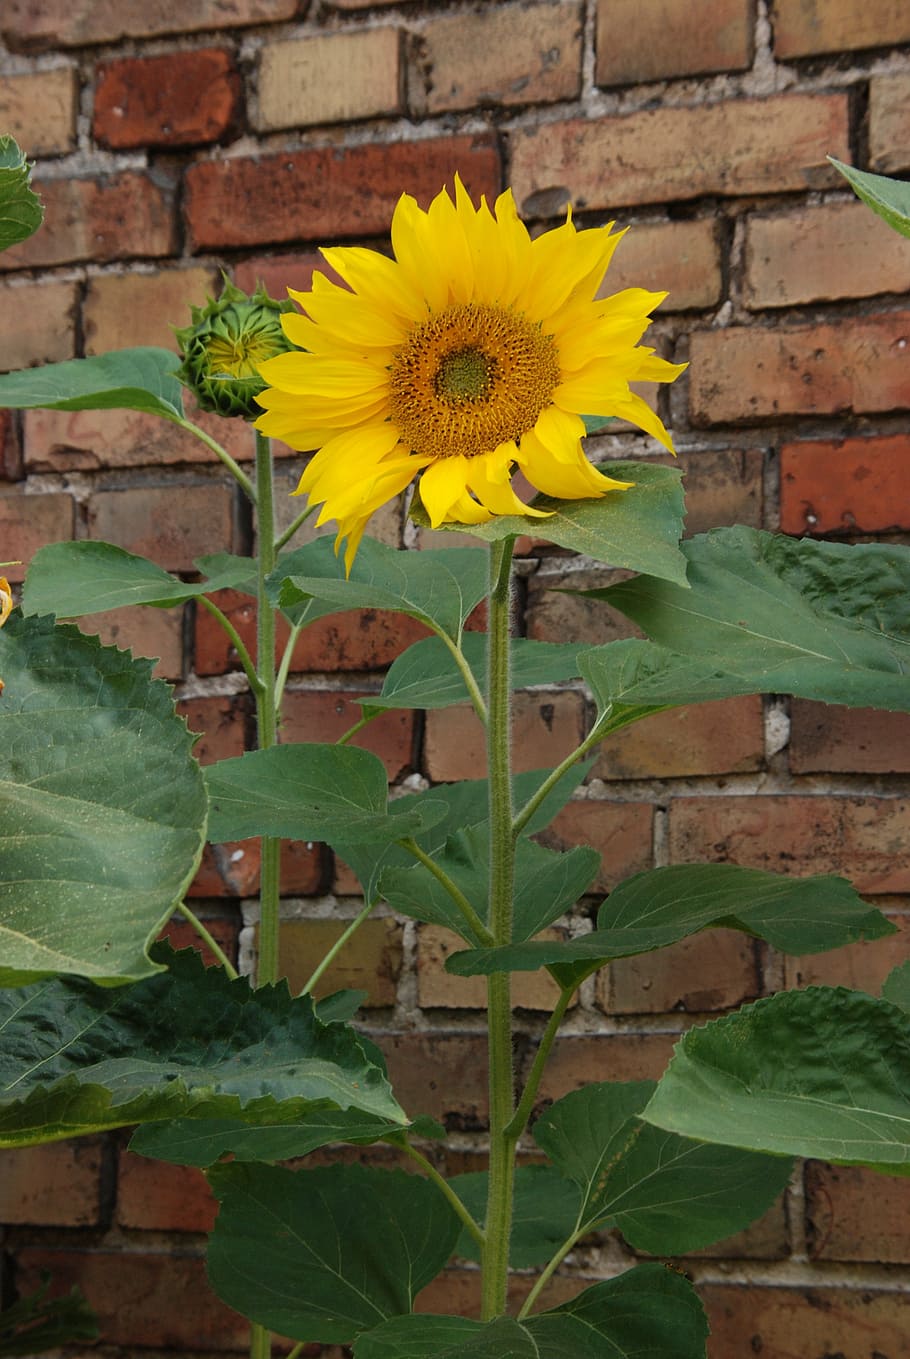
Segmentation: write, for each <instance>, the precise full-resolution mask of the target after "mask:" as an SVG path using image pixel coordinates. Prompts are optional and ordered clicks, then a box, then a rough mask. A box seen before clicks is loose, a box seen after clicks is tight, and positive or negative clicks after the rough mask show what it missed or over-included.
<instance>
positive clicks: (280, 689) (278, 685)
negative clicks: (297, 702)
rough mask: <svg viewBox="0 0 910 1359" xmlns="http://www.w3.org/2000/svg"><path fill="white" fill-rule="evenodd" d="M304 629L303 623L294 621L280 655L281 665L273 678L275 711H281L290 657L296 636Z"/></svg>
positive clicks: (295, 643) (292, 653) (295, 642)
mask: <svg viewBox="0 0 910 1359" xmlns="http://www.w3.org/2000/svg"><path fill="white" fill-rule="evenodd" d="M303 629H304V624H303V623H294V624H293V625H292V627H291V631H290V635H289V637H288V640H287V643H286V645H285V648H284V654H283V655H282V657H281V665H280V666H279V667H278V676H277V678H276V680H275V712H276V713H280V712H281V700H282V699H283V698H284V687H285V685H286V684H287V682H288V671H289V670H290V668H291V659H292V657H293V655H294V648H295V647H296V645H297V638H298V637H299V636H300V634H301V632H302V631H303Z"/></svg>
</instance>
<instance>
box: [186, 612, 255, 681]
mask: <svg viewBox="0 0 910 1359" xmlns="http://www.w3.org/2000/svg"><path fill="white" fill-rule="evenodd" d="M196 598H197V599H198V601H199V603H200V604H201V605H202V607H203V608H204V609H208V611H209V613H210V614H211V615H212V617H213V618H216V619H217V620H218V622H219V624H220V625H221V627H222V628H223V629H224V631H225V632H226V633H227V635H228V637H229V639H230V643H231V646H232V647H233V648H234V650H235V651H236V652H237V659H238V660H239V661H240V664H241V665H242V666H243V673H244V674H245V675H246V677H247V679H248V680H249V683H250V688H251V689H252V691H253V693H254V695H258V694H259V692H260V690H261V689H262V680H261V679H260V678H259V672H258V671H257V669H256V667H255V665H254V664H253V658H252V656H251V655H250V653H249V651H247V649H246V646H245V644H244V642H243V638H242V637H241V636H240V633H239V632H238V631H237V629H236V628H235V627H234V624H233V623H232V622H231V620H230V619H229V618H228V616H227V614H226V613H224V612H223V611H222V610H221V609H219V607H218V605H217V604H216V603H215V602H214V601H213V600H211V599H209V597H208V595H197V596H196Z"/></svg>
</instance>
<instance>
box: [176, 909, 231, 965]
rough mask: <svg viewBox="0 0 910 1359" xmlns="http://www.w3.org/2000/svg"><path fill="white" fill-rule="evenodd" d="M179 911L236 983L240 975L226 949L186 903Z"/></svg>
mask: <svg viewBox="0 0 910 1359" xmlns="http://www.w3.org/2000/svg"><path fill="white" fill-rule="evenodd" d="M177 910H178V912H179V913H180V915H182V916H183V918H184V920H185V921H186V922H187V924H189V925H192V927H193V929H194V930H195V931H196V933H197V934H198V935H199V938H200V939H201V940H202V942H203V943H204V944H206V945H208V947H209V948H210V949H211V951H212V953H213V954H214V955H215V959H216V961H217V962H218V964H219V966H221V967H223V968H224V970H225V972H226V973H227V975H228V976H229V977H230V979H231V981H236V980H237V977H238V975H239V974H238V972H237V969H236V967H235V966H234V964H233V963H232V962H231V960H230V958H229V957H228V956H227V954H226V953H225V951H224V949H223V948H222V947H221V945H220V944H219V943H218V940H217V939H215V938H214V936H213V935H212V934H211V933H210V932H209V931H208V930H207V929H206V927H205V925H203V923H202V921H201V920H200V919H199V917H198V915H196V913H195V911H191V910H190V908H189V906H187V904H186V902H185V901H181V903H180V905H179V906H178V907H177Z"/></svg>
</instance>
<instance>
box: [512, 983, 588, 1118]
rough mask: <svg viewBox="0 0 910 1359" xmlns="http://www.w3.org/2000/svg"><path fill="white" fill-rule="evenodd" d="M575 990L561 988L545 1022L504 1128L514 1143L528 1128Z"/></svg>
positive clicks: (572, 987) (570, 987)
mask: <svg viewBox="0 0 910 1359" xmlns="http://www.w3.org/2000/svg"><path fill="white" fill-rule="evenodd" d="M576 989H577V988H576V986H574V985H573V986H568V987H563V989H562V991H561V992H560V995H559V1000H558V1001H557V1002H556V1007H555V1009H554V1010H553V1013H552V1014H551V1015H550V1018H549V1019H548V1020H547V1027H546V1028H545V1029H544V1031H543V1035H542V1036H541V1039H540V1042H539V1043H538V1045H537V1051H536V1053H535V1054H534V1061H533V1064H532V1066H531V1070H530V1073H529V1075H528V1079H527V1083H526V1085H525V1088H524V1090H523V1092H522V1096H521V1099H520V1100H519V1102H518V1108H517V1109H516V1110H515V1116H514V1118H513V1119H512V1122H511V1123H510V1124H509V1126H508V1127H507V1128H506V1134H507V1136H509V1137H511V1138H512V1139H513V1140H514V1141H516V1142H517V1141H518V1139H519V1138H520V1137H521V1134H522V1133H523V1132H524V1130H525V1128H526V1127H527V1126H528V1119H529V1118H530V1117H531V1111H532V1109H533V1108H534V1101H535V1100H536V1098H537V1091H538V1089H539V1088H540V1078H541V1076H542V1075H543V1071H544V1067H545V1066H546V1064H547V1058H548V1057H549V1055H550V1050H551V1048H552V1047H553V1041H554V1039H555V1038H556V1035H557V1033H558V1032H559V1026H560V1024H561V1023H562V1021H563V1019H564V1017H565V1013H566V1010H567V1009H568V1008H569V1001H570V1000H571V999H572V997H573V996H574V994H575V991H576Z"/></svg>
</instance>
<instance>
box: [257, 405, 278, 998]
mask: <svg viewBox="0 0 910 1359" xmlns="http://www.w3.org/2000/svg"><path fill="white" fill-rule="evenodd" d="M256 507H257V510H258V516H257V525H256V527H257V538H258V547H259V550H258V553H257V569H256V604H257V617H256V670H257V672H258V675H259V681H260V689H259V691H258V693H257V694H256V728H257V734H258V738H259V749H260V750H268V749H269V748H270V747H271V746H273V745H274V744H275V741H276V739H277V734H278V732H277V713H276V708H275V690H276V684H275V610H274V609H273V608H272V605H271V604H270V602H269V598H268V595H267V593H266V586H265V583H266V579H267V577H268V576H269V573H270V572H271V571H272V568H273V567H274V565H275V556H276V552H275V517H274V506H273V500H272V449H271V445H270V443H269V440H268V439H267V438H265V437H264V436H263V435H262V434H260V433H259V431H258V430H257V431H256ZM280 854H281V841H280V839H277V838H276V837H274V836H263V837H262V841H261V864H260V870H259V873H260V877H259V958H258V965H257V969H256V984H257V985H258V986H265V985H267V984H268V983H274V982H276V981H277V980H278V975H279V969H278V908H279V899H280Z"/></svg>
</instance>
